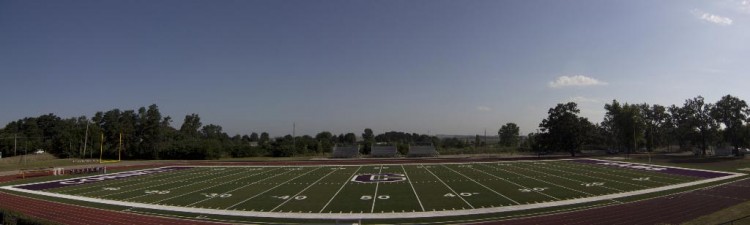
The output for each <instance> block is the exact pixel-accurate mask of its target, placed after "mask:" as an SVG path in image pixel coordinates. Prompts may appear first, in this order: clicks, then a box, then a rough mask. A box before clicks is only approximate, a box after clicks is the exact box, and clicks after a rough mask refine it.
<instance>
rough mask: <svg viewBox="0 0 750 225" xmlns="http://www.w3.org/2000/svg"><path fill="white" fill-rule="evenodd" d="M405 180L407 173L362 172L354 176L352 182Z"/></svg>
mask: <svg viewBox="0 0 750 225" xmlns="http://www.w3.org/2000/svg"><path fill="white" fill-rule="evenodd" d="M405 180H406V175H403V174H396V173H384V174H360V175H357V176H354V178H352V182H357V183H377V182H401V181H405Z"/></svg>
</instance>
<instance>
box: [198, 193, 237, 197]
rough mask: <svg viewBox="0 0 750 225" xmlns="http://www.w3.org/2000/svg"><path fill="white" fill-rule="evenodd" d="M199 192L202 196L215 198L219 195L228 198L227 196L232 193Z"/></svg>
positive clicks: (230, 195)
mask: <svg viewBox="0 0 750 225" xmlns="http://www.w3.org/2000/svg"><path fill="white" fill-rule="evenodd" d="M201 194H202V195H203V196H206V198H216V197H219V198H229V197H232V194H229V193H224V194H219V193H201Z"/></svg>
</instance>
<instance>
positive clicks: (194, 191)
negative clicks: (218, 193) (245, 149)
mask: <svg viewBox="0 0 750 225" xmlns="http://www.w3.org/2000/svg"><path fill="white" fill-rule="evenodd" d="M268 172H271V171H269V170H266V171H263V172H259V173H254V174H252V175H250V176H240V177H238V178H237V179H234V180H231V181H228V182H221V183H218V184H216V185H211V186H208V187H205V188H201V189H198V190H193V191H191V192H187V193H184V194H180V195H175V196H172V197H169V198H165V199H162V200H159V201H155V202H151V204H154V203H159V202H163V201H167V200H171V199H175V198H178V197H182V196H185V195H189V194H193V193H196V192H199V191H204V190H206V189H209V188H214V187H216V186H221V185H226V184H227V183H231V182H235V181H238V180H242V179H245V178H248V177H253V176H257V175H260V174H264V173H268ZM234 175H237V174H231V173H230V174H229V175H226V176H221V177H216V178H213V179H208V180H205V181H201V182H196V183H190V184H188V185H184V186H180V187H177V188H175V189H180V188H183V187H188V186H192V185H195V184H200V183H206V181H211V180H216V179H219V178H223V177H228V176H234ZM240 175H242V174H241V173H240Z"/></svg>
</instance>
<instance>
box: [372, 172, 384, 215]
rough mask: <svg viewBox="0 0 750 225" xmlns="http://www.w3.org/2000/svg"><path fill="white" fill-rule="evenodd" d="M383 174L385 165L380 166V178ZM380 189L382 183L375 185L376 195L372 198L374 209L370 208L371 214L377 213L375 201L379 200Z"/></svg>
mask: <svg viewBox="0 0 750 225" xmlns="http://www.w3.org/2000/svg"><path fill="white" fill-rule="evenodd" d="M381 173H383V165H380V170H378V176H380V174H381ZM378 178H380V177H378ZM378 187H380V182H377V183H375V194H374V195H373V196H372V208H370V213H372V212H375V201H377V200H378Z"/></svg>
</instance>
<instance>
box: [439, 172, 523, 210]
mask: <svg viewBox="0 0 750 225" xmlns="http://www.w3.org/2000/svg"><path fill="white" fill-rule="evenodd" d="M442 166H443V167H445V168H446V169H449V170H451V171H453V172H454V173H457V174H458V175H461V176H463V177H465V178H466V179H469V180H470V181H473V182H474V183H476V184H478V185H480V186H482V187H484V188H485V189H487V190H489V191H491V192H493V193H495V194H497V195H500V196H501V197H503V198H505V199H508V200H510V201H511V202H513V203H516V205H520V204H521V203H518V202H517V201H516V200H513V199H511V198H509V197H508V196H505V195H504V194H500V192H497V191H495V190H492V188H489V187H487V186H485V185H484V184H481V183H479V182H477V181H476V180H474V179H471V177H468V176H466V175H464V174H463V173H460V172H458V171H456V170H454V169H452V168H450V167H448V166H446V165H442Z"/></svg>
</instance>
